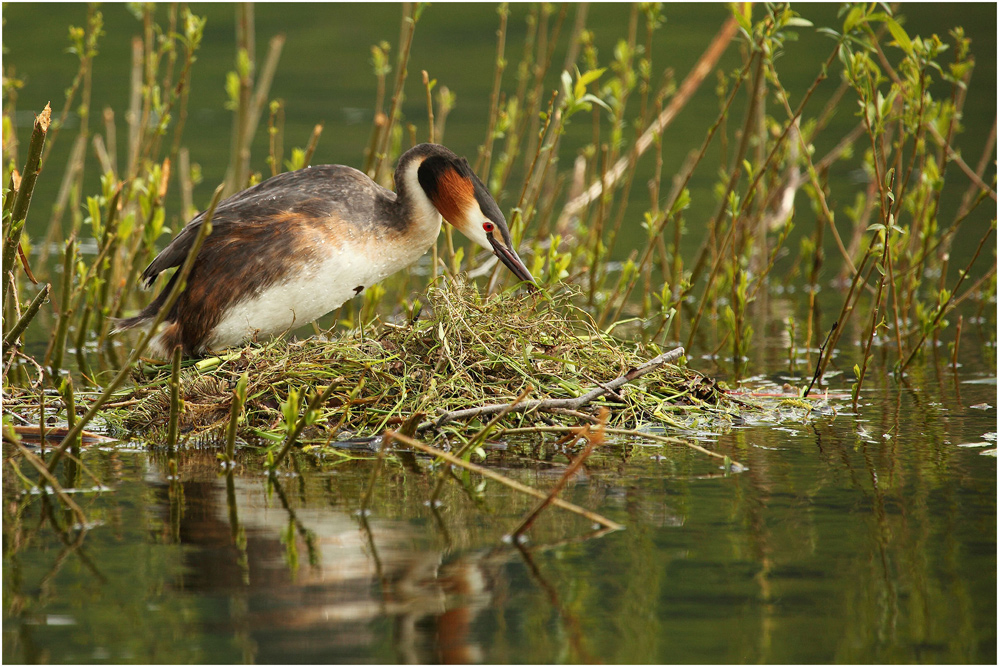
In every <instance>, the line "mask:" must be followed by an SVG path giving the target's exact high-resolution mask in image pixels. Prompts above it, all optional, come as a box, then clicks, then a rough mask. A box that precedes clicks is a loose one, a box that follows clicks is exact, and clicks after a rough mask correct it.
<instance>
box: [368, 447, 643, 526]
mask: <svg viewBox="0 0 999 667" xmlns="http://www.w3.org/2000/svg"><path fill="white" fill-rule="evenodd" d="M389 435H391V437H392V438H394V439H395V440H398V441H399V442H401V443H403V444H406V445H409V446H410V447H413V448H415V449H419V450H420V451H422V452H425V453H427V454H430V455H431V456H437V457H440V458H441V459H444V460H445V461H447V462H448V463H450V464H451V465H456V466H460V467H462V468H465V469H467V470H471V471H472V472H475V473H478V474H480V475H482V476H483V477H486V478H488V479H491V480H493V481H494V482H499V483H500V484H503V485H505V486H508V487H510V488H511V489H514V490H515V491H520V492H521V493H525V494H527V495H529V496H534V497H535V498H542V499H543V498H547V497H548V496H547V494H545V493H542V492H541V491H538V490H537V489H532V488H531V487H529V486H525V485H524V484H521V483H520V482H518V481H516V480H512V479H510V478H509V477H505V476H503V475H501V474H499V473H498V472H496V471H494V470H490V469H489V468H484V467H482V466H479V465H476V464H474V463H471V462H470V461H465V460H462V459H459V458H457V457H456V456H454V455H452V454H449V453H448V452H445V451H443V450H440V449H437V448H436V447H431V446H430V445H427V444H424V443H422V442H420V441H419V440H414V439H413V438H408V437H406V436H404V435H402V434H401V433H398V432H396V431H387V432H386V436H389ZM551 504H553V505H556V506H558V507H561V508H562V509H565V510H569V511H570V512H573V513H574V514H578V515H580V516H582V517H585V518H587V519H589V520H590V521H594V522H596V523H599V524H600V525H602V526H606V527H607V528H610V529H613V530H622V529H624V526H622V525H621V524H619V523H617V522H615V521H611V520H610V519H607V518H604V517H602V516H600V515H599V514H597V513H596V512H591V511H590V510H588V509H585V508H583V507H580V506H579V505H573V504H572V503H570V502H568V501H565V500H562V499H561V498H553V499H552V501H551Z"/></svg>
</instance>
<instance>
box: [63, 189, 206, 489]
mask: <svg viewBox="0 0 999 667" xmlns="http://www.w3.org/2000/svg"><path fill="white" fill-rule="evenodd" d="M223 187H224V186H223V185H219V187H217V188H216V189H215V194H214V195H213V196H212V201H211V204H209V206H208V210H207V211H206V212H205V221H204V222H203V223H202V224H201V228H200V229H199V230H198V235H197V236H196V237H195V239H194V242H193V243H192V244H191V250H190V251H189V252H188V255H187V259H185V260H184V263H183V264H182V265H181V267H180V268H179V269H177V273H176V274H175V275H176V276H177V279H176V282H175V283H174V286H173V288H172V289H171V290H170V294H169V295H168V296H167V298H166V301H164V302H163V306H162V307H161V308H160V310H159V312H158V313H157V314H156V317H155V318H154V319H153V322H152V324H151V325H150V327H149V330H148V331H146V332H144V333H143V334H142V335H141V336H140V337H139V342H138V343H137V344H136V345H135V347H134V348H132V352H131V353H130V354H129V355H128V360H127V361H126V362H125V364H124V365H123V366H122V367H121V369H120V370H119V371H118V373H117V374H116V375H115V376H114V378H113V379H112V380H111V382H110V383H108V385H107V386H106V387H105V388H104V391H103V392H102V393H101V395H100V396H98V397H97V399H96V400H95V401H94V402H93V403H92V404H91V405H90V408H89V409H88V410H87V412H86V414H85V415H84V416H83V417H81V418H80V421H78V422H77V423H76V425H75V426H74V427H73V428H71V429H70V430H69V433H68V434H67V435H66V440H67V441H68V440H70V439H71V438H74V437H76V436H77V435H79V433H80V431H82V430H83V428H84V427H85V426H86V425H87V424H88V423H89V422H90V420H91V419H93V418H94V417H95V416H97V413H98V412H99V411H100V410H101V407H102V406H103V405H104V404H105V403H107V402H108V400H110V398H111V396H112V395H113V394H114V392H115V391H117V390H118V387H120V386H121V385H122V383H123V382H124V381H125V380H126V379H127V378H128V376H129V375H130V374H131V372H132V365H133V364H134V363H135V362H136V361H138V360H139V357H140V356H141V355H142V353H143V352H145V351H146V347H147V346H148V344H149V341H150V340H151V339H152V337H153V336H154V335H156V333H157V329H159V326H160V325H161V324H163V322H164V320H166V317H167V315H168V314H169V312H170V309H171V308H173V305H174V304H175V303H176V302H177V299H178V298H180V294H181V292H183V291H184V290H185V289H186V288H187V277H188V276H189V275H190V273H191V269H192V268H193V267H194V260H195V259H197V256H198V252H200V250H201V245H202V244H203V243H204V241H205V239H206V238H208V235H209V234H211V232H212V217H214V215H215V207H216V206H218V203H219V200H220V199H221V198H222V190H223ZM67 446H68V444H67V442H65V441H64V442H63V444H62V445H61V446H60V447H59V448H58V449H56V450H55V451H54V452H53V453H52V456H51V457H50V459H49V463H48V470H49V471H50V472H51V471H54V470H55V468H56V466H57V465H58V463H59V459H61V458H62V456H63V454H64V453H65V451H66V447H67Z"/></svg>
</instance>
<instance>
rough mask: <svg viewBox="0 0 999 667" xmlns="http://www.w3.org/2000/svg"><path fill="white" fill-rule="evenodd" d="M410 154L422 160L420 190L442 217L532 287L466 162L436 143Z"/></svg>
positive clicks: (498, 216)
mask: <svg viewBox="0 0 999 667" xmlns="http://www.w3.org/2000/svg"><path fill="white" fill-rule="evenodd" d="M410 152H411V153H415V154H416V155H417V156H418V158H417V159H419V158H422V160H421V161H420V163H419V167H418V168H417V178H418V180H419V183H420V188H421V189H422V190H423V192H425V193H426V195H427V198H428V199H430V202H431V203H432V204H433V205H434V208H436V209H437V210H438V211H439V212H440V214H441V217H443V218H444V219H445V220H447V221H448V222H449V223H450V224H451V225H452V226H453V227H455V228H456V229H457V230H458V231H460V232H461V233H462V234H464V235H465V236H467V237H468V238H469V239H471V240H472V241H474V242H475V243H477V244H479V245H480V246H482V247H483V248H485V249H486V250H489V251H490V252H492V253H493V254H495V255H496V256H497V257H498V258H499V260H500V261H501V262H503V263H504V264H505V265H506V266H507V268H508V269H510V271H512V272H513V274H514V275H515V276H517V277H518V278H519V279H521V280H524V281H526V282H528V283H530V284H532V285H534V278H533V277H532V276H531V273H530V271H528V270H527V267H526V266H525V265H524V262H523V260H521V259H520V256H519V255H518V254H517V251H516V250H515V249H514V247H513V240H512V239H511V238H510V229H509V228H508V227H507V224H506V218H504V217H503V213H502V211H500V208H499V206H498V205H497V204H496V200H494V199H493V198H492V195H490V194H489V190H487V189H486V186H485V185H483V183H482V181H480V180H479V178H478V176H476V175H475V172H473V171H472V168H471V167H470V166H469V165H468V160H466V159H465V158H463V157H458V156H457V155H455V154H454V153H452V152H451V151H450V150H448V149H447V148H444V147H443V146H440V145H437V144H420V145H419V146H416V147H415V148H412V149H410ZM405 158H406V156H405V155H404V156H403V160H404V159H405ZM400 166H402V160H400Z"/></svg>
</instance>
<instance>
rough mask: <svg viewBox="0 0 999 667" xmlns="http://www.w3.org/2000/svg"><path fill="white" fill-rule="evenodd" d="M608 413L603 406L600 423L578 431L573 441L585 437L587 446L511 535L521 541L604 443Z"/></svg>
mask: <svg viewBox="0 0 999 667" xmlns="http://www.w3.org/2000/svg"><path fill="white" fill-rule="evenodd" d="M608 413H609V411H608V410H607V408H603V409H602V410H601V411H600V423H599V424H597V425H596V426H595V427H594V426H591V425H589V424H587V425H586V426H583V427H582V428H580V429H579V430H578V431H577V432H576V434H575V438H573V442H575V441H576V440H579V439H580V438H583V439H585V440H586V447H584V448H583V451H581V452H580V453H579V456H577V457H576V459H575V460H574V461H573V462H572V464H571V465H570V466H569V467H568V468H566V469H565V472H563V473H562V477H560V478H559V480H558V481H557V482H556V483H555V486H553V487H552V488H551V489H550V490H549V491H548V497H547V498H545V499H544V500H542V501H541V502H539V503H538V504H537V505H535V507H534V509H532V510H531V511H530V513H528V515H527V516H525V517H524V518H523V520H522V521H521V522H520V524H518V525H517V527H516V528H514V530H513V532H511V533H510V536H511V537H513V539H514V540H515V541H519V540H520V536H521V535H523V534H524V533H525V532H526V531H527V530H528V529H529V528H530V527H531V526H532V525H533V524H534V521H535V519H537V518H538V516H539V515H540V514H541V512H543V511H544V510H545V508H546V507H548V506H549V505H551V504H552V501H554V500H555V498H556V497H557V496H558V494H559V492H560V491H561V490H562V489H563V488H565V485H566V484H568V483H569V480H570V479H572V477H573V476H574V475H575V474H576V471H577V470H579V468H580V467H581V466H582V465H583V463H585V462H586V459H587V458H589V456H590V454H592V453H593V450H594V449H595V448H596V447H598V446H599V445H601V444H603V441H604V426H606V424H607V415H608ZM568 446H571V445H568ZM568 446H567V448H568Z"/></svg>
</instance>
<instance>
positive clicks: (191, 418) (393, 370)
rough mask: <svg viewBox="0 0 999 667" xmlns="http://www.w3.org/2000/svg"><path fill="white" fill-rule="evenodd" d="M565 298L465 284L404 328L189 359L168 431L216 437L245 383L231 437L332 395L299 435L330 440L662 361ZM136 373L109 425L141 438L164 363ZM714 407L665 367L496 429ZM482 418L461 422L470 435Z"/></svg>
mask: <svg viewBox="0 0 999 667" xmlns="http://www.w3.org/2000/svg"><path fill="white" fill-rule="evenodd" d="M569 297H570V295H569V294H568V293H563V294H562V295H560V296H556V297H548V296H542V295H539V294H537V293H528V292H523V291H521V292H517V291H508V292H505V293H503V294H500V295H496V296H493V297H490V298H483V297H482V296H480V295H479V294H478V292H477V291H476V290H475V288H474V287H470V286H467V285H464V284H462V283H452V282H449V281H445V282H444V284H443V285H442V286H439V287H434V288H431V289H430V290H429V292H428V293H427V299H428V304H427V305H426V306H425V307H424V308H423V309H422V312H421V313H420V314H419V316H418V317H416V318H413V319H412V320H411V321H407V322H403V323H401V324H387V323H385V324H380V325H375V326H369V327H367V328H366V329H365V330H364V331H363V332H362V331H356V330H355V331H352V332H349V333H347V334H344V335H343V336H340V337H337V338H335V339H328V338H323V337H314V338H310V339H307V340H304V341H295V342H287V341H280V340H279V341H275V342H272V343H270V344H267V345H264V346H260V345H248V346H247V347H245V348H244V349H242V350H240V351H237V352H232V353H230V354H228V355H226V356H224V357H216V358H211V359H206V360H202V361H200V362H197V363H195V362H188V363H187V364H186V367H185V368H184V369H183V371H182V373H181V383H180V386H181V390H180V395H181V397H182V399H183V405H182V408H181V411H180V431H181V433H191V432H196V433H202V432H209V431H213V430H215V429H220V428H223V427H225V425H226V424H227V423H228V421H229V415H230V410H231V406H232V401H233V395H234V394H233V388H234V387H235V386H236V383H237V381H238V380H239V378H240V376H241V375H242V374H244V373H246V375H247V389H246V401H245V407H244V417H243V419H242V422H241V426H240V435H241V436H242V437H244V438H252V437H253V436H257V437H264V438H272V439H274V438H277V437H281V435H282V434H284V433H285V432H286V430H287V427H288V424H289V421H290V420H292V419H294V415H291V414H289V410H288V405H289V393H293V394H297V395H298V397H299V401H298V404H299V405H300V406H301V407H302V408H304V406H305V405H306V398H305V397H306V396H308V395H314V393H315V392H318V391H322V390H324V389H325V388H327V387H329V386H330V385H332V389H331V392H330V394H329V396H328V398H327V400H326V401H325V402H324V403H323V405H321V406H318V407H317V409H316V411H315V413H316V414H315V415H314V416H313V417H312V418H310V422H311V428H310V431H309V432H308V433H304V434H303V436H304V438H303V439H309V438H311V439H316V438H319V439H322V440H324V441H326V442H330V441H331V440H335V439H338V438H342V437H347V436H349V437H364V436H374V435H378V434H379V433H381V432H382V431H383V430H384V429H386V428H397V427H398V425H399V424H402V423H404V422H406V421H407V420H408V419H410V418H411V417H412V416H413V415H425V416H426V419H427V420H431V421H432V420H435V419H438V418H440V417H441V416H443V415H447V414H448V413H451V412H453V411H458V410H465V409H468V408H474V407H476V406H482V405H486V404H493V405H495V404H506V403H512V402H516V401H518V400H521V401H523V400H525V399H527V398H529V399H531V400H533V401H538V400H545V399H561V398H575V397H579V396H581V395H584V394H586V392H588V391H590V390H592V389H594V388H595V387H601V386H605V385H604V383H607V382H609V381H611V380H613V379H615V378H619V377H620V376H622V375H624V374H626V373H627V372H628V371H629V369H634V368H635V367H636V366H639V365H640V364H642V363H643V362H646V361H648V360H649V358H650V357H653V356H655V355H656V354H658V353H659V352H660V350H656V349H651V350H650V349H645V348H644V347H643V346H642V345H639V344H635V343H623V342H621V341H620V340H617V339H614V338H612V337H610V336H608V335H606V334H604V333H602V332H600V331H598V330H597V329H596V327H595V326H594V325H593V323H592V321H591V320H590V318H589V317H588V316H587V315H586V314H585V313H584V312H582V311H580V310H578V309H576V308H575V307H573V306H572V305H571V302H570V298H569ZM142 373H143V374H142V375H141V376H140V377H139V378H138V379H139V381H138V382H137V384H136V386H135V388H134V393H133V396H134V397H135V398H137V399H140V400H139V401H138V403H137V404H135V405H134V406H132V407H130V408H129V409H128V411H127V412H125V413H123V414H122V419H121V424H122V426H124V427H125V428H126V429H128V430H129V431H131V432H133V433H143V434H145V435H146V436H147V437H148V436H152V435H155V434H158V433H160V432H162V431H163V430H164V429H165V428H166V425H167V423H168V419H169V415H170V409H171V399H170V391H169V380H170V366H169V365H163V366H152V367H149V366H147V367H145V368H144V369H143V372H142ZM150 376H151V377H150ZM292 398H293V399H294V395H293V397H292ZM725 403H727V401H726V398H725V396H724V394H723V393H722V392H720V391H718V389H717V386H716V385H715V383H714V382H713V381H711V380H708V379H706V378H704V377H703V376H701V375H699V374H697V373H694V372H692V371H689V370H686V369H684V368H682V367H680V366H676V365H672V364H664V365H662V366H660V367H658V369H657V370H655V371H653V372H650V373H649V374H647V375H644V376H643V377H641V378H640V379H638V380H636V381H634V382H631V383H629V384H627V385H625V386H623V387H621V388H620V389H618V390H615V391H611V392H608V393H606V394H605V395H603V396H601V397H600V398H598V399H595V400H593V401H592V402H590V403H588V404H587V405H586V406H585V407H580V408H579V409H577V410H567V409H564V408H552V409H545V408H537V409H532V410H529V411H523V412H512V413H510V414H509V415H508V416H507V417H505V419H507V420H509V422H510V423H511V425H514V424H516V425H522V424H525V423H527V424H531V423H537V422H539V421H543V422H545V423H548V424H552V423H571V424H578V423H579V421H580V418H581V417H583V418H585V417H586V416H589V415H593V414H595V413H596V412H597V410H598V409H599V408H600V407H601V406H605V407H609V408H610V424H612V425H616V426H627V427H635V426H637V425H639V424H642V423H645V422H653V421H654V422H657V423H663V422H664V421H666V422H670V421H671V416H670V415H671V414H675V411H676V410H677V409H678V408H682V407H684V406H687V407H691V406H700V407H703V406H704V405H705V404H708V405H711V406H716V407H717V406H718V405H719V404H725ZM481 419H486V417H482V418H481ZM481 419H479V420H476V419H473V420H471V421H465V422H462V424H464V426H466V427H474V426H475V425H476V424H477V422H478V421H481ZM459 426H460V424H458V423H457V422H455V426H454V427H459Z"/></svg>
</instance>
